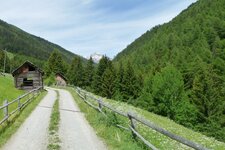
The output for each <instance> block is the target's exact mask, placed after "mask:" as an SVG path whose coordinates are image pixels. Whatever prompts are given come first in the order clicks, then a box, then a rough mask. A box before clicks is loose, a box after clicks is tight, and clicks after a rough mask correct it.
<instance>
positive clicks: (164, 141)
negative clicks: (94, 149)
mask: <svg viewBox="0 0 225 150" xmlns="http://www.w3.org/2000/svg"><path fill="white" fill-rule="evenodd" d="M68 89H69V91H70V92H71V93H73V96H74V97H75V100H76V102H77V103H78V105H79V107H80V108H81V110H82V111H84V113H85V116H86V117H87V119H88V121H90V124H91V125H93V126H94V128H95V129H96V132H97V133H98V134H99V136H101V137H102V138H104V139H105V141H106V143H107V144H108V146H109V149H122V148H121V147H123V149H144V148H143V147H142V148H140V147H139V146H137V145H136V146H137V147H135V148H133V147H132V148H131V146H130V145H131V144H132V143H129V144H127V143H124V141H121V140H127V139H122V137H123V135H120V134H126V133H130V132H127V131H125V132H126V133H123V130H122V129H121V130H120V129H119V128H117V129H116V130H115V129H114V131H113V132H112V131H111V130H113V129H112V127H111V126H112V124H113V123H112V121H111V122H110V123H111V124H110V125H109V126H107V125H106V124H105V125H104V122H103V121H102V120H103V118H101V117H99V120H101V121H97V119H96V120H95V119H93V118H98V117H96V116H98V115H99V114H100V113H99V112H98V111H96V110H94V109H92V108H91V107H90V106H89V105H88V104H87V103H85V102H84V101H83V100H82V99H81V98H80V97H79V96H78V94H77V93H76V91H75V90H74V89H72V88H68ZM86 94H87V95H91V96H93V97H96V98H97V99H99V98H100V99H101V100H103V102H104V103H106V104H108V105H109V106H111V107H112V108H114V109H116V110H118V111H120V112H123V113H128V112H132V113H135V114H136V115H138V116H139V117H141V118H145V119H147V120H149V121H151V122H152V123H153V124H154V125H156V126H158V127H161V128H163V129H166V130H167V131H169V132H171V133H174V134H176V135H179V136H181V137H183V138H185V139H188V140H191V141H193V142H196V143H198V144H201V145H203V146H204V147H206V148H209V149H212V150H223V149H224V148H225V143H223V142H219V141H217V140H215V139H214V138H210V137H207V136H205V135H203V134H201V133H198V132H194V131H193V130H190V129H188V128H185V127H184V126H182V125H179V124H177V123H175V122H174V121H172V120H170V119H168V118H166V117H162V116H159V115H156V114H154V113H151V112H148V111H145V110H143V109H140V108H137V107H134V106H132V105H129V104H127V103H124V102H121V101H115V100H112V99H106V98H102V97H99V96H96V95H93V94H92V93H89V92H88V93H86ZM86 100H87V101H88V102H89V103H91V104H94V106H98V102H96V100H93V99H92V98H87V99H86ZM103 110H104V112H105V114H106V115H107V116H108V117H106V118H110V113H112V112H111V111H108V110H109V109H107V108H105V107H103ZM93 115H94V116H93ZM100 116H101V115H100ZM114 117H115V118H116V119H115V120H116V121H115V120H114V121H115V122H116V124H119V125H122V126H124V127H127V126H128V125H129V124H130V121H129V119H125V118H124V117H121V116H120V115H114ZM114 125H115V123H114ZM135 128H136V129H137V131H138V132H140V133H141V135H143V136H144V138H145V139H146V140H147V141H149V142H150V143H152V144H153V145H154V146H155V147H156V148H158V149H162V150H164V149H165V150H167V149H172V150H173V149H176V150H189V149H191V148H190V147H187V146H185V145H183V144H180V143H179V142H176V141H175V140H172V139H170V138H168V137H166V136H164V135H162V134H160V133H159V132H156V131H155V130H152V129H151V128H148V127H146V126H144V125H143V124H140V123H139V122H137V121H135ZM103 131H104V132H103ZM105 132H106V133H105ZM107 133H110V137H107V136H106V135H107ZM120 136H121V137H120ZM111 137H112V139H111V140H112V141H110V142H108V139H110V138H111ZM106 138H107V139H106ZM120 138H121V140H118V139H120ZM126 138H131V135H130V134H129V136H127V137H126ZM114 140H115V141H114ZM127 141H129V140H127ZM137 141H138V140H136V142H137ZM114 142H115V143H116V144H115V143H114ZM129 142H130V141H129Z"/></svg>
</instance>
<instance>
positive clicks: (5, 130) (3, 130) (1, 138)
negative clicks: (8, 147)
mask: <svg viewBox="0 0 225 150" xmlns="http://www.w3.org/2000/svg"><path fill="white" fill-rule="evenodd" d="M46 94H47V92H42V93H41V95H40V96H38V97H36V98H35V99H34V100H32V101H31V103H30V104H29V105H27V106H26V108H25V109H23V110H22V111H21V113H20V114H17V116H16V117H14V119H13V120H11V121H10V122H9V123H8V124H5V126H1V127H0V148H1V147H2V146H3V145H4V144H5V143H6V142H7V141H8V140H9V138H10V137H11V136H12V135H13V134H14V133H15V132H16V131H17V129H18V128H19V127H20V126H21V124H22V123H23V122H24V121H25V119H26V118H27V117H28V116H29V115H30V114H31V112H32V111H33V110H34V109H35V108H36V106H37V105H38V104H39V102H40V101H41V100H42V99H43V97H44V96H45V95H46Z"/></svg>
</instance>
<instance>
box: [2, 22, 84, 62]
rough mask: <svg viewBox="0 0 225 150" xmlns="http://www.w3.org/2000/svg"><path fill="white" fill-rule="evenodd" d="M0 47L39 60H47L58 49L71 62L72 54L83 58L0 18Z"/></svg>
mask: <svg viewBox="0 0 225 150" xmlns="http://www.w3.org/2000/svg"><path fill="white" fill-rule="evenodd" d="M12 41H13V42H12ZM0 49H2V50H4V49H7V51H9V52H12V53H16V54H21V55H26V56H30V57H33V58H38V59H40V60H47V59H48V57H49V56H50V54H51V52H52V51H54V50H58V51H59V52H60V53H61V54H62V55H63V57H64V59H65V60H66V61H67V62H71V61H72V59H73V57H74V56H78V57H81V58H82V59H84V58H83V57H82V56H79V55H77V54H74V53H73V52H70V51H68V50H66V49H64V48H63V47H61V46H59V45H57V44H55V43H52V42H50V41H48V40H46V39H44V38H41V37H38V36H35V35H33V34H30V33H28V32H26V31H24V30H22V29H20V28H18V27H16V26H14V25H12V24H9V23H7V22H5V21H3V20H0Z"/></svg>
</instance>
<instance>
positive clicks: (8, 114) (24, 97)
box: [0, 87, 42, 125]
mask: <svg viewBox="0 0 225 150" xmlns="http://www.w3.org/2000/svg"><path fill="white" fill-rule="evenodd" d="M41 90H42V87H39V88H36V89H33V90H31V91H29V92H27V93H25V94H23V95H21V96H19V97H18V98H16V99H15V100H12V101H10V102H8V100H4V102H3V105H2V106H0V111H2V110H3V112H4V118H3V119H2V120H1V121H0V125H2V124H3V123H4V122H7V121H8V119H9V118H10V117H11V116H12V115H13V114H15V113H16V112H18V111H21V110H22V109H24V108H25V107H26V106H27V105H28V104H29V102H30V101H31V100H33V99H34V98H35V96H36V95H39V94H40V91H41ZM22 100H23V101H24V102H22ZM15 103H17V104H15ZM13 104H15V105H17V106H16V108H15V109H14V110H12V111H11V112H10V109H9V107H10V106H12V105H13Z"/></svg>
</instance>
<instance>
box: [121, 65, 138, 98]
mask: <svg viewBox="0 0 225 150" xmlns="http://www.w3.org/2000/svg"><path fill="white" fill-rule="evenodd" d="M140 90H141V87H140V81H139V80H138V78H137V76H136V75H135V73H134V70H133V67H132V66H131V64H130V62H128V63H127V65H126V68H125V72H124V77H123V80H122V91H121V94H122V95H123V100H124V101H132V100H134V99H136V98H138V96H139V94H140Z"/></svg>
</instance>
